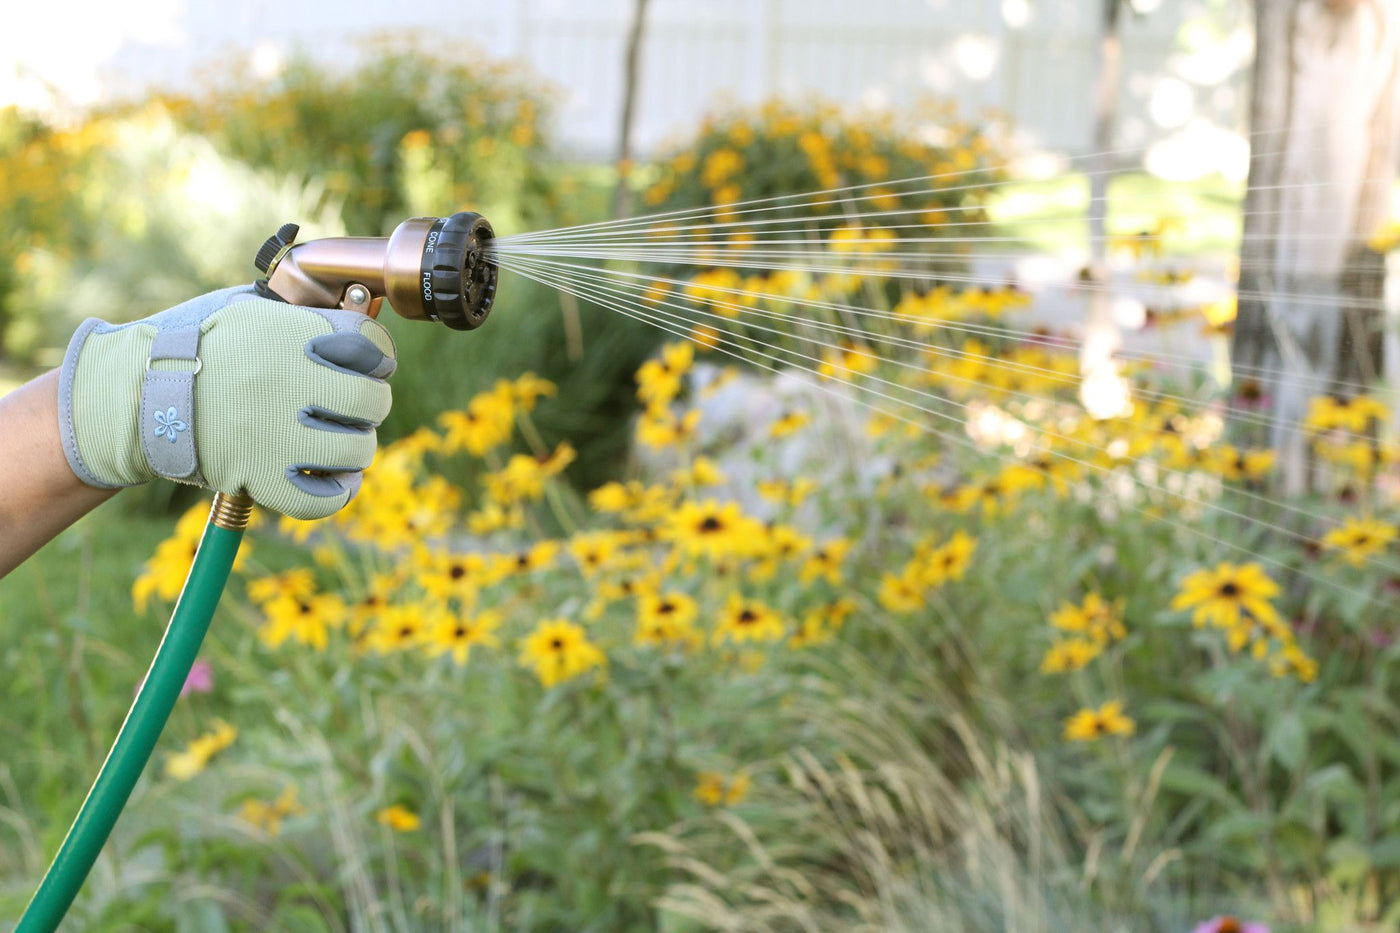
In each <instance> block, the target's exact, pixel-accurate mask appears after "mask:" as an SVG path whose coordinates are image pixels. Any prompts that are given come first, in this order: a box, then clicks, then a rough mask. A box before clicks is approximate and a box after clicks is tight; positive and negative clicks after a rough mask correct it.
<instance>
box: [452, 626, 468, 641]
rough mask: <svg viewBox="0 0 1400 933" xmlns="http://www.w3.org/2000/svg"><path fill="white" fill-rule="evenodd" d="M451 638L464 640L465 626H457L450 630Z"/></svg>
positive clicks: (465, 635)
mask: <svg viewBox="0 0 1400 933" xmlns="http://www.w3.org/2000/svg"><path fill="white" fill-rule="evenodd" d="M452 637H453V638H466V637H467V627H466V626H465V625H459V626H457V627H456V628H454V629H453V630H452Z"/></svg>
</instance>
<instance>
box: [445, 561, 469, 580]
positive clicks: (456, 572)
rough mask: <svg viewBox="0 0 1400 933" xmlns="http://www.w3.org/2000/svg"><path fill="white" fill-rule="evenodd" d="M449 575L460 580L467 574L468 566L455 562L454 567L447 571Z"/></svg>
mask: <svg viewBox="0 0 1400 933" xmlns="http://www.w3.org/2000/svg"><path fill="white" fill-rule="evenodd" d="M447 575H448V576H449V577H451V578H452V579H454V580H460V579H462V578H463V577H465V576H466V575H467V568H466V567H463V566H462V565H461V564H453V565H452V568H451V569H450V570H448V571H447Z"/></svg>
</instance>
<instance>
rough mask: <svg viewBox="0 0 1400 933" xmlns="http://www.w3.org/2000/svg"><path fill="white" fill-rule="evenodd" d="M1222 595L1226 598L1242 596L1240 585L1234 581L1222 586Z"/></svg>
mask: <svg viewBox="0 0 1400 933" xmlns="http://www.w3.org/2000/svg"><path fill="white" fill-rule="evenodd" d="M1220 595H1221V596H1226V597H1235V596H1238V595H1240V587H1239V584H1238V583H1236V582H1235V581H1234V580H1230V581H1228V582H1226V583H1223V584H1221V586H1220Z"/></svg>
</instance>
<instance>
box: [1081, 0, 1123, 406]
mask: <svg viewBox="0 0 1400 933" xmlns="http://www.w3.org/2000/svg"><path fill="white" fill-rule="evenodd" d="M1100 2H1101V3H1102V5H1103V6H1102V14H1103V19H1102V20H1101V23H1100V25H1101V31H1100V33H1099V73H1098V81H1097V87H1096V89H1095V93H1094V149H1095V152H1096V155H1095V157H1094V159H1093V161H1092V162H1091V163H1090V165H1089V173H1088V174H1089V267H1088V270H1087V272H1088V276H1087V278H1088V280H1089V288H1087V289H1086V290H1085V296H1086V300H1087V303H1088V313H1087V315H1086V317H1085V321H1084V339H1083V342H1082V343H1081V344H1080V351H1079V372H1080V375H1081V376H1082V377H1083V378H1082V382H1081V384H1080V391H1079V397H1080V400H1081V401H1082V402H1083V403H1084V407H1085V408H1086V409H1088V411H1089V412H1090V414H1092V415H1094V416H1095V417H1111V416H1114V415H1118V414H1120V413H1121V408H1122V404H1123V403H1125V402H1126V400H1127V388H1126V383H1125V381H1124V379H1123V376H1122V375H1121V373H1120V372H1119V367H1118V363H1117V362H1116V361H1115V359H1114V355H1115V354H1116V353H1117V352H1118V350H1119V349H1120V347H1121V346H1122V343H1123V335H1122V332H1121V331H1120V329H1119V327H1118V322H1117V321H1116V320H1115V319H1114V316H1113V295H1112V293H1111V292H1110V291H1109V289H1108V283H1109V270H1108V182H1109V179H1110V178H1111V175H1112V171H1113V167H1114V164H1115V163H1116V162H1117V158H1116V157H1115V155H1114V154H1113V151H1112V150H1113V143H1114V138H1115V135H1116V132H1117V128H1118V99H1119V93H1118V87H1119V84H1120V83H1121V82H1122V74H1123V38H1122V35H1121V30H1120V25H1121V23H1122V20H1123V15H1122V14H1123V3H1124V0H1100Z"/></svg>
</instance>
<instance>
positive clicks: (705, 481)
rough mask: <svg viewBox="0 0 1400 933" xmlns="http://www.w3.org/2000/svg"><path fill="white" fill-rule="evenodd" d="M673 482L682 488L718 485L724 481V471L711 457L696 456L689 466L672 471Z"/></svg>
mask: <svg viewBox="0 0 1400 933" xmlns="http://www.w3.org/2000/svg"><path fill="white" fill-rule="evenodd" d="M671 482H672V483H674V484H675V485H676V486H679V487H681V488H682V489H691V488H694V487H697V486H718V485H719V484H720V483H722V482H724V472H723V471H722V470H720V468H719V464H718V463H716V462H715V461H714V460H712V459H711V458H709V457H696V458H695V459H694V460H692V461H690V465H689V466H688V467H685V468H682V469H679V470H675V471H674V472H672V473H671ZM668 511H669V510H668ZM657 517H661V516H657Z"/></svg>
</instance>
